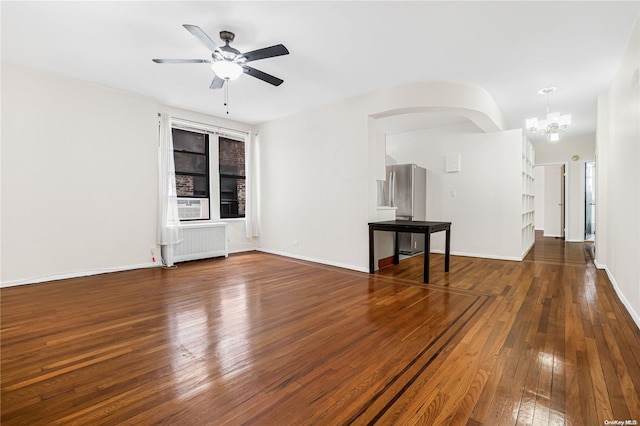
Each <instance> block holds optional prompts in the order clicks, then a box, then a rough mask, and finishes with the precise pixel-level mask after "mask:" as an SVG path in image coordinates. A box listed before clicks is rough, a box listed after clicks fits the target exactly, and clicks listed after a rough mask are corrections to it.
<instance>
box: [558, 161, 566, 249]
mask: <svg viewBox="0 0 640 426" xmlns="http://www.w3.org/2000/svg"><path fill="white" fill-rule="evenodd" d="M566 167H567V166H566V165H564V164H563V165H562V167H560V204H559V205H560V236H561V237H562V238H565V235H566V230H565V226H566V225H565V221H564V217H565V216H564V215H565V211H564V210H565V209H564V199H565V179H566V178H567V173H566Z"/></svg>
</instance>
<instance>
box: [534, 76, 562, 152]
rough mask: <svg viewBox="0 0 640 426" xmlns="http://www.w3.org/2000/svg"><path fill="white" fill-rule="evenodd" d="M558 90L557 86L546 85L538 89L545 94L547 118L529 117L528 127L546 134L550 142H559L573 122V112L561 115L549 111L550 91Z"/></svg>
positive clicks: (538, 132) (539, 92) (535, 131)
mask: <svg viewBox="0 0 640 426" xmlns="http://www.w3.org/2000/svg"><path fill="white" fill-rule="evenodd" d="M556 90H558V88H557V87H545V88H543V89H540V90H538V94H540V95H545V97H546V101H547V119H546V120H538V119H537V118H535V117H533V118H527V121H526V127H527V129H528V130H529V131H531V133H535V134H539V135H545V136H546V137H547V140H548V141H549V142H558V141H559V140H560V135H562V133H564V131H565V130H567V127H569V125H570V124H571V114H566V115H560V113H559V112H549V93H551V92H555V91H556Z"/></svg>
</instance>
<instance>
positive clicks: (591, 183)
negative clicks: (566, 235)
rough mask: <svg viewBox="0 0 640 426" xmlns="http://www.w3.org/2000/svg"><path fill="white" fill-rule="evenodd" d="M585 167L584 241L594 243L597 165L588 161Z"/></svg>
mask: <svg viewBox="0 0 640 426" xmlns="http://www.w3.org/2000/svg"><path fill="white" fill-rule="evenodd" d="M584 166H585V170H584V178H585V182H584V239H585V240H587V241H593V240H594V238H595V234H596V185H595V178H596V176H595V169H596V163H595V162H594V161H586V162H585V163H584Z"/></svg>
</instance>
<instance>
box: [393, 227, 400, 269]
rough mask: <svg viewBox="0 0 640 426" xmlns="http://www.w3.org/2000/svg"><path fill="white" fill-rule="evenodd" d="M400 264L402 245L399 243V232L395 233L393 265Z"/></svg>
mask: <svg viewBox="0 0 640 426" xmlns="http://www.w3.org/2000/svg"><path fill="white" fill-rule="evenodd" d="M398 263H400V244H399V243H398V232H394V233H393V264H394V265H397V264H398Z"/></svg>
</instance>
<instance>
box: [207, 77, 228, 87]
mask: <svg viewBox="0 0 640 426" xmlns="http://www.w3.org/2000/svg"><path fill="white" fill-rule="evenodd" d="M225 81H226V80H225V79H224V78H220V77H218V76H217V75H216V76H215V77H214V78H213V81H212V82H211V86H209V89H221V88H222V86H223V85H224V82H225Z"/></svg>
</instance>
